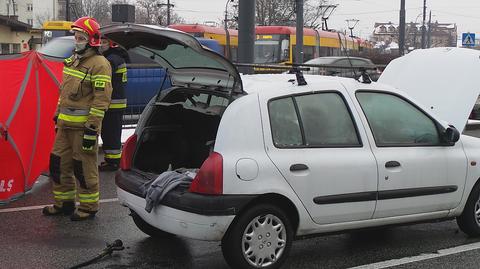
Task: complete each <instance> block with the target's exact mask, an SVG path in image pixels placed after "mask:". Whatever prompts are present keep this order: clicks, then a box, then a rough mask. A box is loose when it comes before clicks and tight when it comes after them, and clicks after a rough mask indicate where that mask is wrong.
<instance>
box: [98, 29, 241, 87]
mask: <svg viewBox="0 0 480 269" xmlns="http://www.w3.org/2000/svg"><path fill="white" fill-rule="evenodd" d="M101 32H102V34H103V35H105V36H107V37H108V38H109V39H111V40H113V41H115V42H116V43H118V44H119V45H121V46H122V47H124V48H125V49H127V50H132V51H135V52H136V53H137V54H140V55H143V56H146V57H148V58H150V59H152V60H153V61H155V62H157V63H158V64H160V65H161V66H163V67H165V68H168V73H169V75H170V77H171V82H172V85H176V86H190V87H208V88H211V89H218V90H222V91H225V90H229V91H233V92H234V93H243V89H242V81H241V79H240V74H239V73H238V71H237V69H236V68H235V66H234V65H233V64H232V63H231V62H230V61H229V60H227V59H226V58H225V57H223V56H221V55H219V54H217V53H215V52H213V51H211V50H209V49H208V48H204V47H202V45H201V44H200V43H199V42H198V40H197V39H196V38H194V37H193V36H191V35H190V34H187V33H184V32H181V31H178V30H174V29H169V28H163V27H160V26H156V25H141V24H132V23H125V24H112V25H108V26H105V27H103V28H102V29H101Z"/></svg>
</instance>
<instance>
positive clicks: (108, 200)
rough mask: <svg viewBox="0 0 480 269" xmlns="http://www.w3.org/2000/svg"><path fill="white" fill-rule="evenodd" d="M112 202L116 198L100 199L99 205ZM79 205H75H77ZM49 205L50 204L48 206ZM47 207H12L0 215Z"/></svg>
mask: <svg viewBox="0 0 480 269" xmlns="http://www.w3.org/2000/svg"><path fill="white" fill-rule="evenodd" d="M112 202H118V198H111V199H102V200H100V201H99V203H112ZM78 204H79V203H77V205H78ZM49 205H51V204H49ZM49 205H34V206H25V207H13V208H5V209H0V214H1V213H7V212H20V211H29V210H37V209H42V208H44V207H46V206H49Z"/></svg>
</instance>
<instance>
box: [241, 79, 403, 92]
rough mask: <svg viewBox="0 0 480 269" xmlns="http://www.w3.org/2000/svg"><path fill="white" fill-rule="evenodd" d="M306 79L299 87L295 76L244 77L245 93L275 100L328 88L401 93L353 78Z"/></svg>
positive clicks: (386, 86) (378, 84) (388, 87)
mask: <svg viewBox="0 0 480 269" xmlns="http://www.w3.org/2000/svg"><path fill="white" fill-rule="evenodd" d="M304 77H305V80H306V81H307V85H304V86H298V85H297V84H296V82H295V81H296V75H295V74H254V75H242V82H243V88H244V91H245V92H247V93H248V94H255V93H256V94H258V95H260V96H263V97H266V98H274V97H276V96H282V95H288V94H298V93H304V92H313V91H318V90H321V89H326V88H330V89H331V90H347V91H349V92H351V93H352V94H354V92H355V91H356V90H357V89H372V90H375V89H378V90H384V91H389V92H394V93H400V91H399V90H396V89H395V88H393V87H391V86H388V85H384V84H380V83H376V82H372V83H370V84H366V83H361V82H359V81H357V80H355V79H352V78H344V77H334V76H319V75H304ZM289 80H290V82H289ZM291 80H294V82H295V83H292V81H291ZM402 95H403V93H402Z"/></svg>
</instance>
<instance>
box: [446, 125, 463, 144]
mask: <svg viewBox="0 0 480 269" xmlns="http://www.w3.org/2000/svg"><path fill="white" fill-rule="evenodd" d="M443 137H444V138H445V140H447V141H448V142H451V143H455V142H457V141H458V140H459V139H460V132H459V131H458V130H457V129H456V128H455V127H453V125H449V126H448V128H447V129H446V130H445V132H444V133H443Z"/></svg>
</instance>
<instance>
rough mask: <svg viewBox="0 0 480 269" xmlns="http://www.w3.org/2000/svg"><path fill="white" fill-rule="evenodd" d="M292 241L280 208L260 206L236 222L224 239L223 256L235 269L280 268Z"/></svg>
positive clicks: (287, 221)
mask: <svg viewBox="0 0 480 269" xmlns="http://www.w3.org/2000/svg"><path fill="white" fill-rule="evenodd" d="M253 236H255V237H253ZM292 241H293V227H292V224H291V222H290V220H289V219H288V217H287V215H286V213H285V212H284V211H283V210H282V209H281V208H279V207H278V206H276V205H271V204H260V205H256V206H254V207H252V208H250V209H247V210H246V211H245V212H244V213H243V214H242V215H240V216H239V217H238V219H236V220H234V222H233V223H232V224H231V226H230V227H229V229H228V231H227V233H226V234H225V236H224V237H223V239H222V253H223V257H224V258H225V260H226V261H227V263H228V265H230V267H232V268H242V269H244V268H248V269H250V268H260V267H261V268H268V269H272V268H279V267H280V266H281V265H282V264H283V263H284V262H285V259H286V258H287V256H288V253H289V252H290V248H291V246H292ZM252 248H253V249H252ZM255 264H257V265H255Z"/></svg>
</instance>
